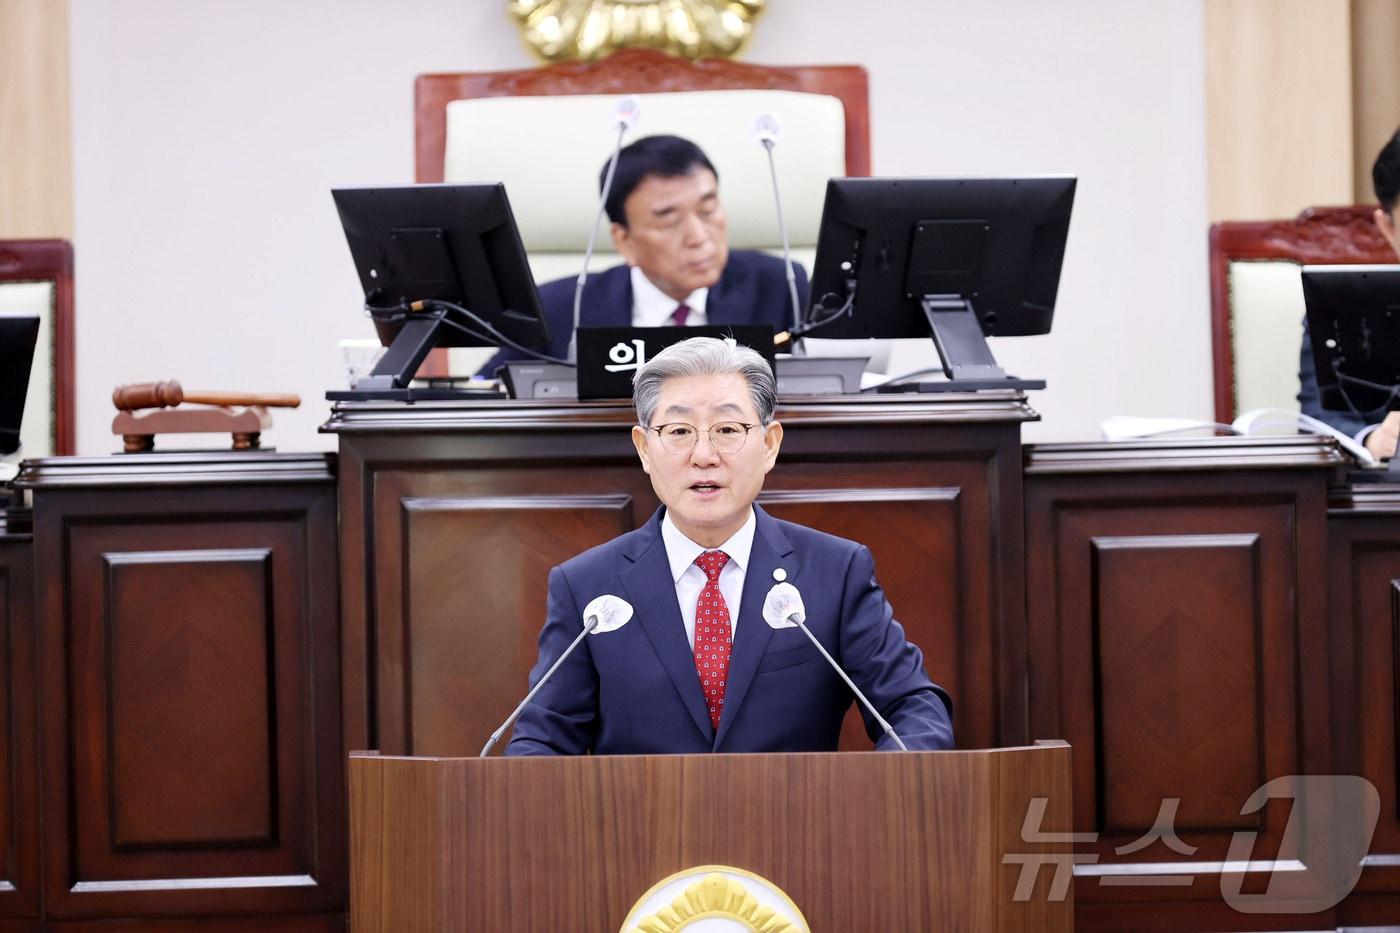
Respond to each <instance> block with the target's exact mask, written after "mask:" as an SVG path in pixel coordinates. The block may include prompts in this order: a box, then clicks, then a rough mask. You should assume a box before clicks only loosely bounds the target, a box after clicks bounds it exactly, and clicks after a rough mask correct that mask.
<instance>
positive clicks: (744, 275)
mask: <svg viewBox="0 0 1400 933" xmlns="http://www.w3.org/2000/svg"><path fill="white" fill-rule="evenodd" d="M606 175H607V164H606V163H605V164H604V165H603V171H602V173H601V174H600V175H599V183H598V186H599V190H600V191H601V190H602V184H603V179H604V178H605V177H606ZM605 207H606V210H607V214H608V219H609V220H610V221H611V222H612V226H611V230H612V239H613V244H614V245H615V246H616V247H617V251H618V252H619V253H620V254H621V255H622V258H623V259H624V260H625V263H624V264H623V265H619V266H613V267H612V268H610V269H606V270H604V271H603V272H599V273H597V274H596V275H592V274H590V275H589V277H588V281H587V283H586V284H585V285H584V289H583V302H582V306H581V309H580V312H579V320H580V322H581V323H582V324H583V326H585V327H627V326H634V327H661V326H687V325H688V326H692V327H694V326H699V325H702V324H717V325H723V324H772V325H773V328H774V330H775V331H782V330H786V329H788V327H790V326H791V324H792V299H791V297H790V294H789V291H788V286H787V273H786V270H785V269H784V266H783V261H782V260H781V259H778V258H776V257H773V256H769V255H767V254H765V253H757V252H751V251H747V250H736V251H734V252H732V253H731V252H730V251H729V242H728V239H727V228H726V221H725V216H724V205H723V204H722V203H721V202H720V196H719V176H718V174H717V173H716V172H715V168H714V166H713V165H711V164H710V160H709V159H708V158H706V156H705V153H704V152H702V151H701V150H700V147H699V146H697V145H695V144H694V143H693V142H691V141H690V140H688V139H682V138H681V137H679V136H645V137H643V138H641V139H639V140H637V141H636V142H634V143H632V144H631V145H629V146H626V147H625V148H623V150H622V151H621V153H619V155H618V158H617V170H616V172H615V173H614V177H613V186H612V190H611V191H609V192H608V200H607V204H606V205H605ZM794 272H795V275H796V279H797V297H798V303H799V305H800V306H801V307H803V308H806V306H807V296H808V285H807V273H806V271H805V270H803V268H802V266H801V265H795V266H794ZM577 282H578V277H577V276H571V277H569V278H565V279H557V280H555V281H553V282H547V283H545V284H544V285H541V286H540V303H541V304H542V305H543V306H544V312H545V317H546V319H547V320H548V322H549V337H550V339H549V342H548V343H547V344H545V345H543V346H541V347H538V348H537V349H539V350H540V352H542V353H544V354H546V355H548V356H552V357H555V358H560V359H562V358H563V357H564V356H565V354H566V353H567V352H568V347H569V338H570V337H571V336H572V334H573V329H574V287H575V285H576V284H577ZM527 359H529V357H527V356H525V355H524V354H522V353H519V352H518V351H515V350H512V349H510V348H507V347H503V348H501V350H500V351H499V352H498V353H496V354H495V355H494V356H493V357H491V359H490V360H488V361H487V362H486V364H485V365H484V366H483V367H482V368H481V370H480V373H481V375H484V376H490V375H492V374H493V373H494V372H495V371H496V369H497V367H499V366H501V365H503V364H505V363H508V362H514V361H517V360H527Z"/></svg>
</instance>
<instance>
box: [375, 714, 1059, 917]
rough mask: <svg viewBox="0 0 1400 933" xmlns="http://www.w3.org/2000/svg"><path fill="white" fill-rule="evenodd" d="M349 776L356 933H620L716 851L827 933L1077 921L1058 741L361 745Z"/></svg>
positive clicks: (712, 860)
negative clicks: (652, 748)
mask: <svg viewBox="0 0 1400 933" xmlns="http://www.w3.org/2000/svg"><path fill="white" fill-rule="evenodd" d="M349 777H350V828H351V840H350V863H351V893H350V926H351V929H353V930H354V931H355V933H373V931H385V933H388V931H394V933H415V931H449V930H450V931H466V930H588V931H598V933H602V931H609V933H610V931H613V930H618V929H620V928H621V926H622V924H623V922H624V920H626V919H627V918H628V914H629V911H631V910H632V908H633V906H634V905H635V904H636V903H637V902H638V901H639V900H640V899H642V898H643V896H644V895H646V894H647V893H648V891H649V889H651V888H652V887H653V886H654V885H656V884H657V882H659V881H662V880H663V879H666V878H667V877H668V876H671V875H673V874H675V873H677V872H680V871H683V870H686V869H691V868H695V867H698V866H706V865H723V866H732V867H734V868H737V869H739V870H741V871H742V872H748V873H753V874H755V875H758V876H760V879H766V880H767V881H768V882H770V883H771V884H773V885H775V886H777V887H778V888H779V889H781V891H782V892H784V893H786V895H787V896H788V897H789V898H791V901H792V903H793V904H794V905H795V906H796V907H797V909H798V910H800V911H801V914H802V916H803V917H804V918H805V920H806V921H807V924H808V925H809V927H810V929H812V930H816V931H843V933H859V931H864V930H881V931H883V930H908V931H914V930H970V931H981V930H987V931H1002V930H1027V931H1031V930H1034V931H1053V930H1071V929H1073V927H1074V904H1073V894H1072V887H1071V888H1065V887H1064V886H1065V885H1066V884H1067V881H1068V878H1069V875H1070V869H1071V857H1072V856H1071V849H1070V844H1069V842H1068V840H1069V833H1068V830H1069V828H1070V822H1071V820H1070V749H1069V746H1067V745H1065V744H1064V743H1061V742H1055V743H1044V744H1041V745H1037V746H1035V747H1032V748H1008V749H995V750H990V751H951V752H911V753H907V754H899V753H877V752H864V753H860V752H842V753H835V754H793V755H687V756H681V755H676V756H669V755H662V756H635V757H632V756H626V757H581V758H509V759H507V758H486V759H478V758H408V757H381V756H379V755H378V754H376V753H374V752H368V753H352V754H351V756H350V775H349ZM1037 800H1043V801H1045V803H1044V804H1037V803H1036V801H1037ZM1041 806H1044V811H1043V817H1041V816H1040V812H1041V811H1040V807H1041ZM1028 811H1029V812H1030V813H1031V819H1030V820H1029V821H1028V820H1027V813H1028ZM1005 856H1011V857H1010V858H1009V859H1008V858H1005ZM1023 876H1024V877H1023ZM1057 876H1058V877H1059V881H1058V884H1057V883H1056V878H1057ZM1030 877H1033V878H1034V886H1033V887H1030V886H1029V885H1028V884H1026V883H1025V878H1030ZM1022 885H1023V888H1022V892H1021V895H1022V896H1020V897H1018V896H1017V888H1018V886H1022ZM1055 888H1059V889H1060V890H1059V892H1057V893H1058V894H1059V897H1058V898H1057V897H1056V893H1054V889H1055ZM1027 891H1029V896H1025V895H1026V892H1027ZM682 925H684V924H682ZM655 928H656V929H671V928H673V925H671V924H661V925H660V926H659V927H655ZM674 928H677V929H679V927H678V926H675V927H674ZM762 928H763V929H769V927H766V926H765V927H762ZM633 929H635V926H634V925H633V924H632V923H630V922H629V923H628V925H627V927H626V931H625V933H631V931H632V930H633ZM648 929H653V927H648ZM772 929H785V930H788V929H793V927H791V926H786V925H781V926H778V925H775V926H773V927H772Z"/></svg>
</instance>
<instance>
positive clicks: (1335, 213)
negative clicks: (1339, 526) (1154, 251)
mask: <svg viewBox="0 0 1400 933" xmlns="http://www.w3.org/2000/svg"><path fill="white" fill-rule="evenodd" d="M1374 210H1375V206H1374V205H1372V206H1369V207H1365V206H1356V207H1313V208H1309V209H1307V210H1305V211H1303V212H1302V213H1301V214H1299V215H1298V216H1297V217H1296V218H1294V219H1293V220H1270V221H1257V222H1255V221H1250V222H1241V221H1225V222H1222V223H1217V224H1213V225H1212V226H1211V228H1210V314H1211V348H1212V354H1213V357H1214V370H1215V420H1216V421H1222V422H1229V421H1232V420H1234V418H1235V416H1236V415H1237V414H1239V413H1240V412H1242V411H1249V410H1250V409H1253V408H1286V409H1294V410H1296V409H1297V407H1298V398H1297V397H1298V349H1299V346H1300V344H1301V343H1302V338H1303V313H1304V305H1303V287H1302V280H1301V278H1300V276H1299V269H1300V267H1301V266H1303V265H1307V264H1316V263H1390V262H1394V261H1395V254H1394V253H1393V252H1392V251H1391V249H1390V247H1389V245H1388V244H1387V243H1386V242H1385V239H1384V238H1383V237H1381V235H1380V232H1379V231H1378V230H1377V229H1376V227H1375V224H1374V223H1373V222H1372V220H1371V213H1372V212H1373V211H1374Z"/></svg>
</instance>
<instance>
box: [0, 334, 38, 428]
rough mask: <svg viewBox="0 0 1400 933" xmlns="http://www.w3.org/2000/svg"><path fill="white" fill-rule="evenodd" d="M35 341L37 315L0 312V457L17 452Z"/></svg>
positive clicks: (36, 338)
mask: <svg viewBox="0 0 1400 933" xmlns="http://www.w3.org/2000/svg"><path fill="white" fill-rule="evenodd" d="M38 339H39V315H37V314H25V313H0V456H4V455H7V454H12V453H14V452H15V451H17V450H19V429H20V422H21V421H23V419H24V400H25V398H26V397H27V396H28V395H29V371H30V369H31V368H32V367H33V365H34V344H35V342H36V341H38Z"/></svg>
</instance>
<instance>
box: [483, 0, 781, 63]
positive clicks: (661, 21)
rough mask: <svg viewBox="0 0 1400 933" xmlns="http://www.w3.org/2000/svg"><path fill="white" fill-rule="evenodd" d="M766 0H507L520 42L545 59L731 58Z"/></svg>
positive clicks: (751, 27)
mask: <svg viewBox="0 0 1400 933" xmlns="http://www.w3.org/2000/svg"><path fill="white" fill-rule="evenodd" d="M766 2H767V0H509V3H507V4H506V9H507V11H508V12H509V13H510V15H511V16H513V17H514V18H515V20H516V22H518V23H519V24H520V32H521V34H522V35H523V36H524V38H525V44H526V45H528V46H529V47H530V48H531V50H532V51H534V53H535V54H536V55H538V56H539V57H540V58H542V59H544V60H545V61H548V62H563V61H593V60H595V59H599V58H604V57H606V56H607V55H609V54H611V53H613V52H615V51H617V50H618V49H660V50H661V51H663V52H668V53H670V54H671V55H679V56H681V57H682V58H690V59H695V58H710V57H719V58H731V57H733V56H734V55H736V54H737V53H738V52H739V51H740V50H741V49H742V48H743V47H744V44H745V43H746V42H748V40H749V36H750V35H752V34H753V21H754V19H755V18H756V17H757V16H758V14H759V13H762V12H763V7H764V5H765V3H766Z"/></svg>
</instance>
